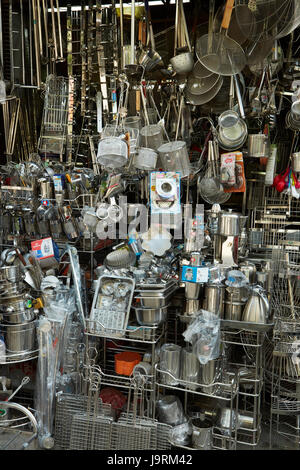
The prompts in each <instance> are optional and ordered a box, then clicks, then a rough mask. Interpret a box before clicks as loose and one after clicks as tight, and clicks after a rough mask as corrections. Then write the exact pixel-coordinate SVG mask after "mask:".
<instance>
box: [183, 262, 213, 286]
mask: <svg viewBox="0 0 300 470" xmlns="http://www.w3.org/2000/svg"><path fill="white" fill-rule="evenodd" d="M208 278H209V269H208V268H206V267H203V266H183V267H182V273H181V280H182V281H185V282H197V283H205V282H208Z"/></svg>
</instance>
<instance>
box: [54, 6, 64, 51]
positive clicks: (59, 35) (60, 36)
mask: <svg viewBox="0 0 300 470" xmlns="http://www.w3.org/2000/svg"><path fill="white" fill-rule="evenodd" d="M56 13H57V26H58V40H59V60H62V59H63V57H64V53H63V44H62V35H61V22H60V10H59V1H58V0H56Z"/></svg>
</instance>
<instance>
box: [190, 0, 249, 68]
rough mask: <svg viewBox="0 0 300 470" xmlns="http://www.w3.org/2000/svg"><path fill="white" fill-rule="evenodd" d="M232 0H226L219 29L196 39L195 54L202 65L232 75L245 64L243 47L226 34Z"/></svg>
mask: <svg viewBox="0 0 300 470" xmlns="http://www.w3.org/2000/svg"><path fill="white" fill-rule="evenodd" d="M233 4H234V0H227V2H226V6H225V10H224V16H223V21H222V24H221V30H220V32H219V33H214V34H213V36H212V38H211V36H210V34H205V35H204V36H201V37H200V38H198V39H197V41H196V54H197V57H198V59H199V61H200V62H201V64H202V65H204V67H206V68H207V69H209V70H211V71H212V72H214V73H218V74H220V75H234V74H237V73H239V72H241V70H243V68H244V67H245V65H246V56H245V52H244V50H243V48H242V47H241V46H240V44H238V43H237V42H236V41H234V40H233V39H231V38H230V37H229V36H228V35H227V31H228V28H229V24H230V19H231V14H232V8H233Z"/></svg>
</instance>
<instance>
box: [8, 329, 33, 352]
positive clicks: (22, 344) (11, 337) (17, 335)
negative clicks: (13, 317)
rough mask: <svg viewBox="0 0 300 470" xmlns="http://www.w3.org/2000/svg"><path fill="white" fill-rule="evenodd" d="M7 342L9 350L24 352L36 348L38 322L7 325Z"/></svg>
mask: <svg viewBox="0 0 300 470" xmlns="http://www.w3.org/2000/svg"><path fill="white" fill-rule="evenodd" d="M3 329H4V330H5V344H6V349H7V351H8V352H12V353H22V352H28V351H32V350H34V348H35V340H36V335H35V331H36V322H35V321H32V322H29V323H21V324H18V325H5V327H4V328H3Z"/></svg>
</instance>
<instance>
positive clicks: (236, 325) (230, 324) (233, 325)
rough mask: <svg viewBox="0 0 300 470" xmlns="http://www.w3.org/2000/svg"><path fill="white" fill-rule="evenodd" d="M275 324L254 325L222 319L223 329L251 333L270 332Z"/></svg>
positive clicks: (252, 323)
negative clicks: (248, 331)
mask: <svg viewBox="0 0 300 470" xmlns="http://www.w3.org/2000/svg"><path fill="white" fill-rule="evenodd" d="M273 326H274V323H254V322H246V321H236V320H223V319H221V327H225V328H229V329H234V330H250V331H258V332H260V331H261V332H263V331H268V330H270V329H271V328H273Z"/></svg>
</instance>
